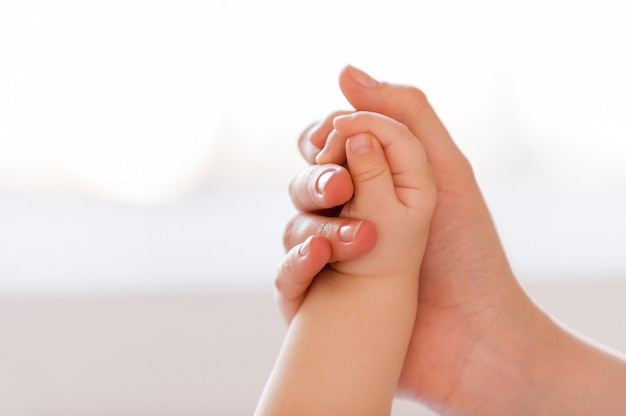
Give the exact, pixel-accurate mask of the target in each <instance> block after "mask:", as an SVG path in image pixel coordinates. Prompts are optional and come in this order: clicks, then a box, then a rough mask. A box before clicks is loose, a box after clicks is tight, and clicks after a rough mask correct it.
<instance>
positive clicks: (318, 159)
mask: <svg viewBox="0 0 626 416" xmlns="http://www.w3.org/2000/svg"><path fill="white" fill-rule="evenodd" d="M329 154H330V147H329V146H324V148H323V149H322V150H321V151H320V152H319V153H318V154H317V156H315V163H317V164H318V165H323V164H324V163H326V161H327V159H328V155H329Z"/></svg>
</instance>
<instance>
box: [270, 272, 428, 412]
mask: <svg viewBox="0 0 626 416" xmlns="http://www.w3.org/2000/svg"><path fill="white" fill-rule="evenodd" d="M417 289H418V283H417V278H416V277H403V278H398V277H397V276H385V277H381V278H364V279H359V278H358V277H353V276H341V275H338V274H337V273H336V272H334V271H332V270H326V271H324V272H322V273H321V274H320V275H319V276H318V277H317V278H316V281H315V283H314V284H313V285H312V286H311V289H310V292H309V293H308V295H307V297H306V300H305V302H304V303H303V305H302V306H301V308H300V310H299V311H298V314H297V315H296V317H295V318H294V320H293V321H292V323H291V326H290V329H289V332H288V334H287V337H286V339H285V342H284V344H283V349H282V351H281V353H280V357H279V359H278V361H277V364H276V367H275V369H274V373H273V374H272V377H271V379H270V382H269V383H268V386H267V388H266V391H265V392H264V398H263V400H262V401H261V406H260V408H259V409H260V410H259V411H260V413H258V414H260V415H283V414H284V415H288V414H299V415H335V414H336V415H345V414H358V415H389V413H390V410H391V403H392V399H393V395H394V391H395V389H396V386H397V382H398V378H399V376H400V372H401V369H402V365H403V362H404V357H405V355H406V350H407V347H408V343H409V340H410V336H411V333H412V330H413V325H414V321H415V313H416V305H417Z"/></svg>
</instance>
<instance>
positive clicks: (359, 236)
mask: <svg viewBox="0 0 626 416" xmlns="http://www.w3.org/2000/svg"><path fill="white" fill-rule="evenodd" d="M377 236H378V234H377V231H376V226H375V225H374V224H373V223H372V222H370V221H367V220H350V221H348V222H346V223H344V224H343V225H342V226H341V227H339V229H338V232H337V239H332V241H331V244H332V245H331V250H332V251H331V253H332V256H331V257H332V258H331V260H330V262H336V261H345V260H353V259H355V258H357V257H360V256H362V255H364V254H366V253H367V252H369V251H370V250H372V249H373V248H374V246H375V245H376V239H377Z"/></svg>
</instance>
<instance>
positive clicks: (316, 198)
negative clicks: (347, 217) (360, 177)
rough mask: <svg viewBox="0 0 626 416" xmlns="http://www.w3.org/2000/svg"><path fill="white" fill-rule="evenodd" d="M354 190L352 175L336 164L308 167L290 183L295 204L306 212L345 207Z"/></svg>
mask: <svg viewBox="0 0 626 416" xmlns="http://www.w3.org/2000/svg"><path fill="white" fill-rule="evenodd" d="M353 190H354V188H353V186H352V179H351V177H350V173H349V172H348V171H347V170H346V169H345V168H344V167H342V166H339V165H334V164H328V165H311V166H307V167H305V168H303V169H301V170H300V171H298V172H297V173H296V174H295V175H294V177H293V178H292V180H291V182H290V183H289V195H290V196H291V200H292V201H293V204H294V205H295V207H296V208H297V209H298V210H300V211H305V212H311V211H320V210H325V209H329V208H333V207H337V206H340V205H343V204H345V203H346V202H348V200H350V198H352V193H353Z"/></svg>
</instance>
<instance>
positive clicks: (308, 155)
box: [298, 111, 350, 163]
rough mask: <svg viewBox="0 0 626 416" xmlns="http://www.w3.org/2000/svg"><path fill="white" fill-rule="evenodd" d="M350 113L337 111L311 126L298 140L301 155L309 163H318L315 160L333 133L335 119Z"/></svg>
mask: <svg viewBox="0 0 626 416" xmlns="http://www.w3.org/2000/svg"><path fill="white" fill-rule="evenodd" d="M349 113H350V111H335V112H333V113H331V114H330V115H328V116H327V117H326V118H324V119H322V120H321V121H319V122H317V123H313V124H311V125H309V126H308V127H307V128H306V129H304V131H303V132H302V133H301V134H300V137H299V138H298V148H299V149H300V153H302V156H303V157H304V159H305V160H306V161H307V162H308V163H316V162H315V158H316V157H317V154H318V153H319V152H320V149H322V148H323V147H324V145H325V144H326V139H327V138H328V135H329V134H330V133H331V132H332V131H333V120H334V118H335V117H337V116H340V115H343V114H349Z"/></svg>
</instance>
